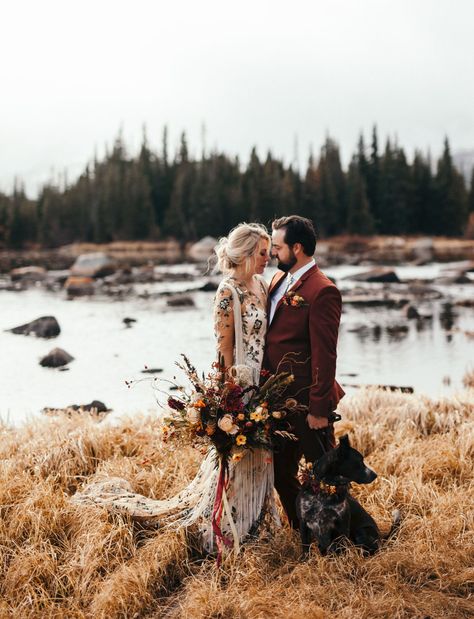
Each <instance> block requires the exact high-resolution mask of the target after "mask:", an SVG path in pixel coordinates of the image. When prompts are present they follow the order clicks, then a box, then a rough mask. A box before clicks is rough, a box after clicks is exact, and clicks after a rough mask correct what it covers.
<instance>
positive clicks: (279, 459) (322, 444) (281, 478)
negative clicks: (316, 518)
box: [273, 413, 336, 529]
mask: <svg viewBox="0 0 474 619" xmlns="http://www.w3.org/2000/svg"><path fill="white" fill-rule="evenodd" d="M289 421H290V422H291V424H292V427H293V433H294V434H295V435H296V436H297V438H298V440H297V441H290V440H288V441H285V444H284V446H283V447H282V448H281V450H279V451H278V452H275V454H274V456H273V463H274V469H275V488H276V491H277V492H278V495H279V497H280V501H281V503H282V505H283V508H284V510H285V512H286V515H287V517H288V521H289V523H290V525H291V526H292V527H293V528H294V529H298V528H299V522H298V516H297V515H296V496H297V494H298V492H299V491H300V488H301V484H300V482H299V481H298V466H299V462H300V460H301V457H302V456H304V457H305V460H306V462H316V460H319V458H321V456H322V455H324V453H326V451H329V450H330V449H332V448H334V447H335V446H336V440H335V437H334V427H333V424H332V423H330V424H329V426H328V427H327V428H323V429H322V430H311V428H310V427H309V426H308V422H307V421H306V413H300V414H296V415H295V416H294V417H293V418H292V419H291V420H290V419H289Z"/></svg>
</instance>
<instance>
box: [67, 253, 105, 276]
mask: <svg viewBox="0 0 474 619" xmlns="http://www.w3.org/2000/svg"><path fill="white" fill-rule="evenodd" d="M115 270H116V265H115V263H114V261H113V260H112V259H111V258H110V257H109V256H107V254H104V253H103V252H100V251H99V252H91V253H89V254H81V255H80V256H78V257H77V259H76V262H75V263H74V264H73V265H72V267H71V275H73V276H76V277H94V278H97V277H105V276H106V275H111V274H112V273H114V272H115Z"/></svg>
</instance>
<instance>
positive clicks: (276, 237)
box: [272, 228, 297, 273]
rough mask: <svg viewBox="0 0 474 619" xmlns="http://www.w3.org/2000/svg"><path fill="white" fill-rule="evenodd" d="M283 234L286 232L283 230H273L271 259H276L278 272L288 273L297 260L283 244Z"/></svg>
mask: <svg viewBox="0 0 474 619" xmlns="http://www.w3.org/2000/svg"><path fill="white" fill-rule="evenodd" d="M285 232H286V230H285V229H284V228H280V229H279V230H273V232H272V258H276V259H277V260H278V265H277V266H278V268H279V269H280V271H284V272H285V273H288V271H289V270H290V269H292V268H293V267H294V266H295V264H296V262H297V258H296V256H295V252H294V251H293V250H292V248H291V247H290V246H289V245H287V244H286V243H285Z"/></svg>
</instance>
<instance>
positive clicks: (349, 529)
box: [296, 435, 400, 556]
mask: <svg viewBox="0 0 474 619" xmlns="http://www.w3.org/2000/svg"><path fill="white" fill-rule="evenodd" d="M376 477H377V474H376V473H375V472H374V471H372V470H371V469H369V468H368V467H367V466H366V465H365V464H364V459H363V457H362V455H361V454H360V453H359V452H358V451H357V450H356V449H353V448H352V447H351V446H350V443H349V437H348V436H347V435H345V436H342V437H341V439H340V441H339V445H338V446H337V447H336V448H335V449H332V450H331V451H328V452H327V453H326V454H324V456H322V457H321V458H320V459H319V460H318V461H317V462H315V463H314V464H313V466H312V468H311V469H308V470H307V471H306V472H305V473H304V474H303V479H302V489H301V491H300V492H299V494H298V496H297V498H296V510H297V513H298V518H299V521H300V534H301V542H302V545H303V556H306V555H307V554H308V551H309V547H310V544H311V541H312V539H314V540H316V541H317V543H318V547H319V550H320V552H321V554H323V555H324V554H326V553H328V552H338V551H340V550H341V549H342V548H343V541H344V539H345V538H347V539H349V540H351V541H352V542H353V543H354V544H355V545H356V546H359V547H360V548H362V549H363V551H364V553H366V554H373V553H374V552H376V551H377V550H378V549H379V547H380V542H381V540H382V539H386V538H388V537H390V536H391V535H392V534H393V533H394V532H395V529H396V528H397V527H398V524H399V520H400V514H399V512H398V511H397V512H394V513H393V524H392V528H391V530H390V532H389V533H388V535H386V536H382V535H381V534H380V531H379V529H378V527H377V524H376V522H375V520H374V519H373V518H372V516H370V514H368V513H367V512H366V511H365V509H364V508H363V507H362V506H361V505H360V503H359V502H358V501H356V499H354V497H352V496H351V495H350V493H349V486H350V483H351V482H356V483H358V484H370V483H371V482H372V481H374V479H376Z"/></svg>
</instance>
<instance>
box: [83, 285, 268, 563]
mask: <svg viewBox="0 0 474 619" xmlns="http://www.w3.org/2000/svg"><path fill="white" fill-rule="evenodd" d="M259 286H260V289H259V292H260V293H261V294H260V295H256V294H255V293H254V292H252V291H251V290H248V289H247V288H246V287H245V286H244V285H243V284H242V283H241V282H238V281H237V280H235V279H234V278H231V277H229V278H225V279H224V280H223V281H222V282H221V284H220V286H219V288H218V290H217V293H216V297H215V301H214V324H215V334H216V349H217V353H218V354H219V353H220V352H223V350H225V349H226V347H227V350H232V351H233V355H232V359H233V363H234V365H243V366H244V367H246V368H249V369H250V372H251V379H252V382H255V383H258V380H259V377H260V369H261V365H262V360H263V351H264V344H265V334H266V328H267V316H266V299H267V285H266V283H265V281H264V280H263V278H259ZM229 347H230V348H229ZM237 362H238V363H237ZM218 461H219V458H218V456H217V452H216V450H215V448H214V447H210V448H209V450H208V452H207V454H206V456H205V457H204V459H203V461H202V463H201V466H200V468H199V471H198V472H197V474H196V476H195V478H194V479H193V480H192V481H191V482H190V484H188V486H186V487H185V488H183V490H181V492H179V493H178V494H177V495H175V496H173V497H170V498H168V499H161V500H156V499H151V498H149V497H145V496H143V495H140V494H137V493H135V492H133V488H132V487H131V485H130V483H129V482H128V481H127V480H125V479H120V478H105V479H96V480H94V481H92V482H91V483H89V484H88V485H87V486H86V487H85V488H84V489H83V490H82V491H81V492H77V493H76V494H75V495H74V496H73V497H72V501H73V502H74V503H76V504H90V503H95V504H98V505H102V506H104V507H106V508H107V509H110V510H112V511H119V512H122V513H126V514H127V515H129V516H131V517H132V518H135V519H139V520H140V519H141V520H152V519H159V521H160V522H161V523H162V525H163V527H165V528H171V529H174V530H176V529H179V528H182V527H188V526H192V525H197V526H198V529H199V531H200V533H201V538H202V545H203V547H204V548H205V549H206V550H208V551H209V552H214V551H215V550H216V538H215V533H214V530H213V526H212V522H211V518H212V512H213V506H214V502H215V498H216V490H217V485H218ZM228 479H229V483H228V487H227V488H226V492H225V493H224V494H225V504H224V509H223V514H222V521H221V531H222V533H223V534H224V535H225V536H226V538H227V539H229V540H233V545H234V549H235V550H238V548H239V544H240V543H241V542H243V541H244V540H245V539H246V538H247V537H248V536H249V535H251V534H253V533H255V532H256V531H257V530H258V528H259V525H260V523H261V521H262V519H263V518H264V516H265V515H266V514H270V516H271V517H273V519H274V521H275V522H276V523H279V518H278V514H277V510H276V507H275V502H274V475H273V458H272V454H271V453H270V452H268V451H267V450H265V449H261V448H260V449H253V450H250V449H249V450H247V451H246V454H245V456H244V457H243V458H242V460H240V461H238V462H233V461H232V460H231V461H230V464H229V477H228Z"/></svg>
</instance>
